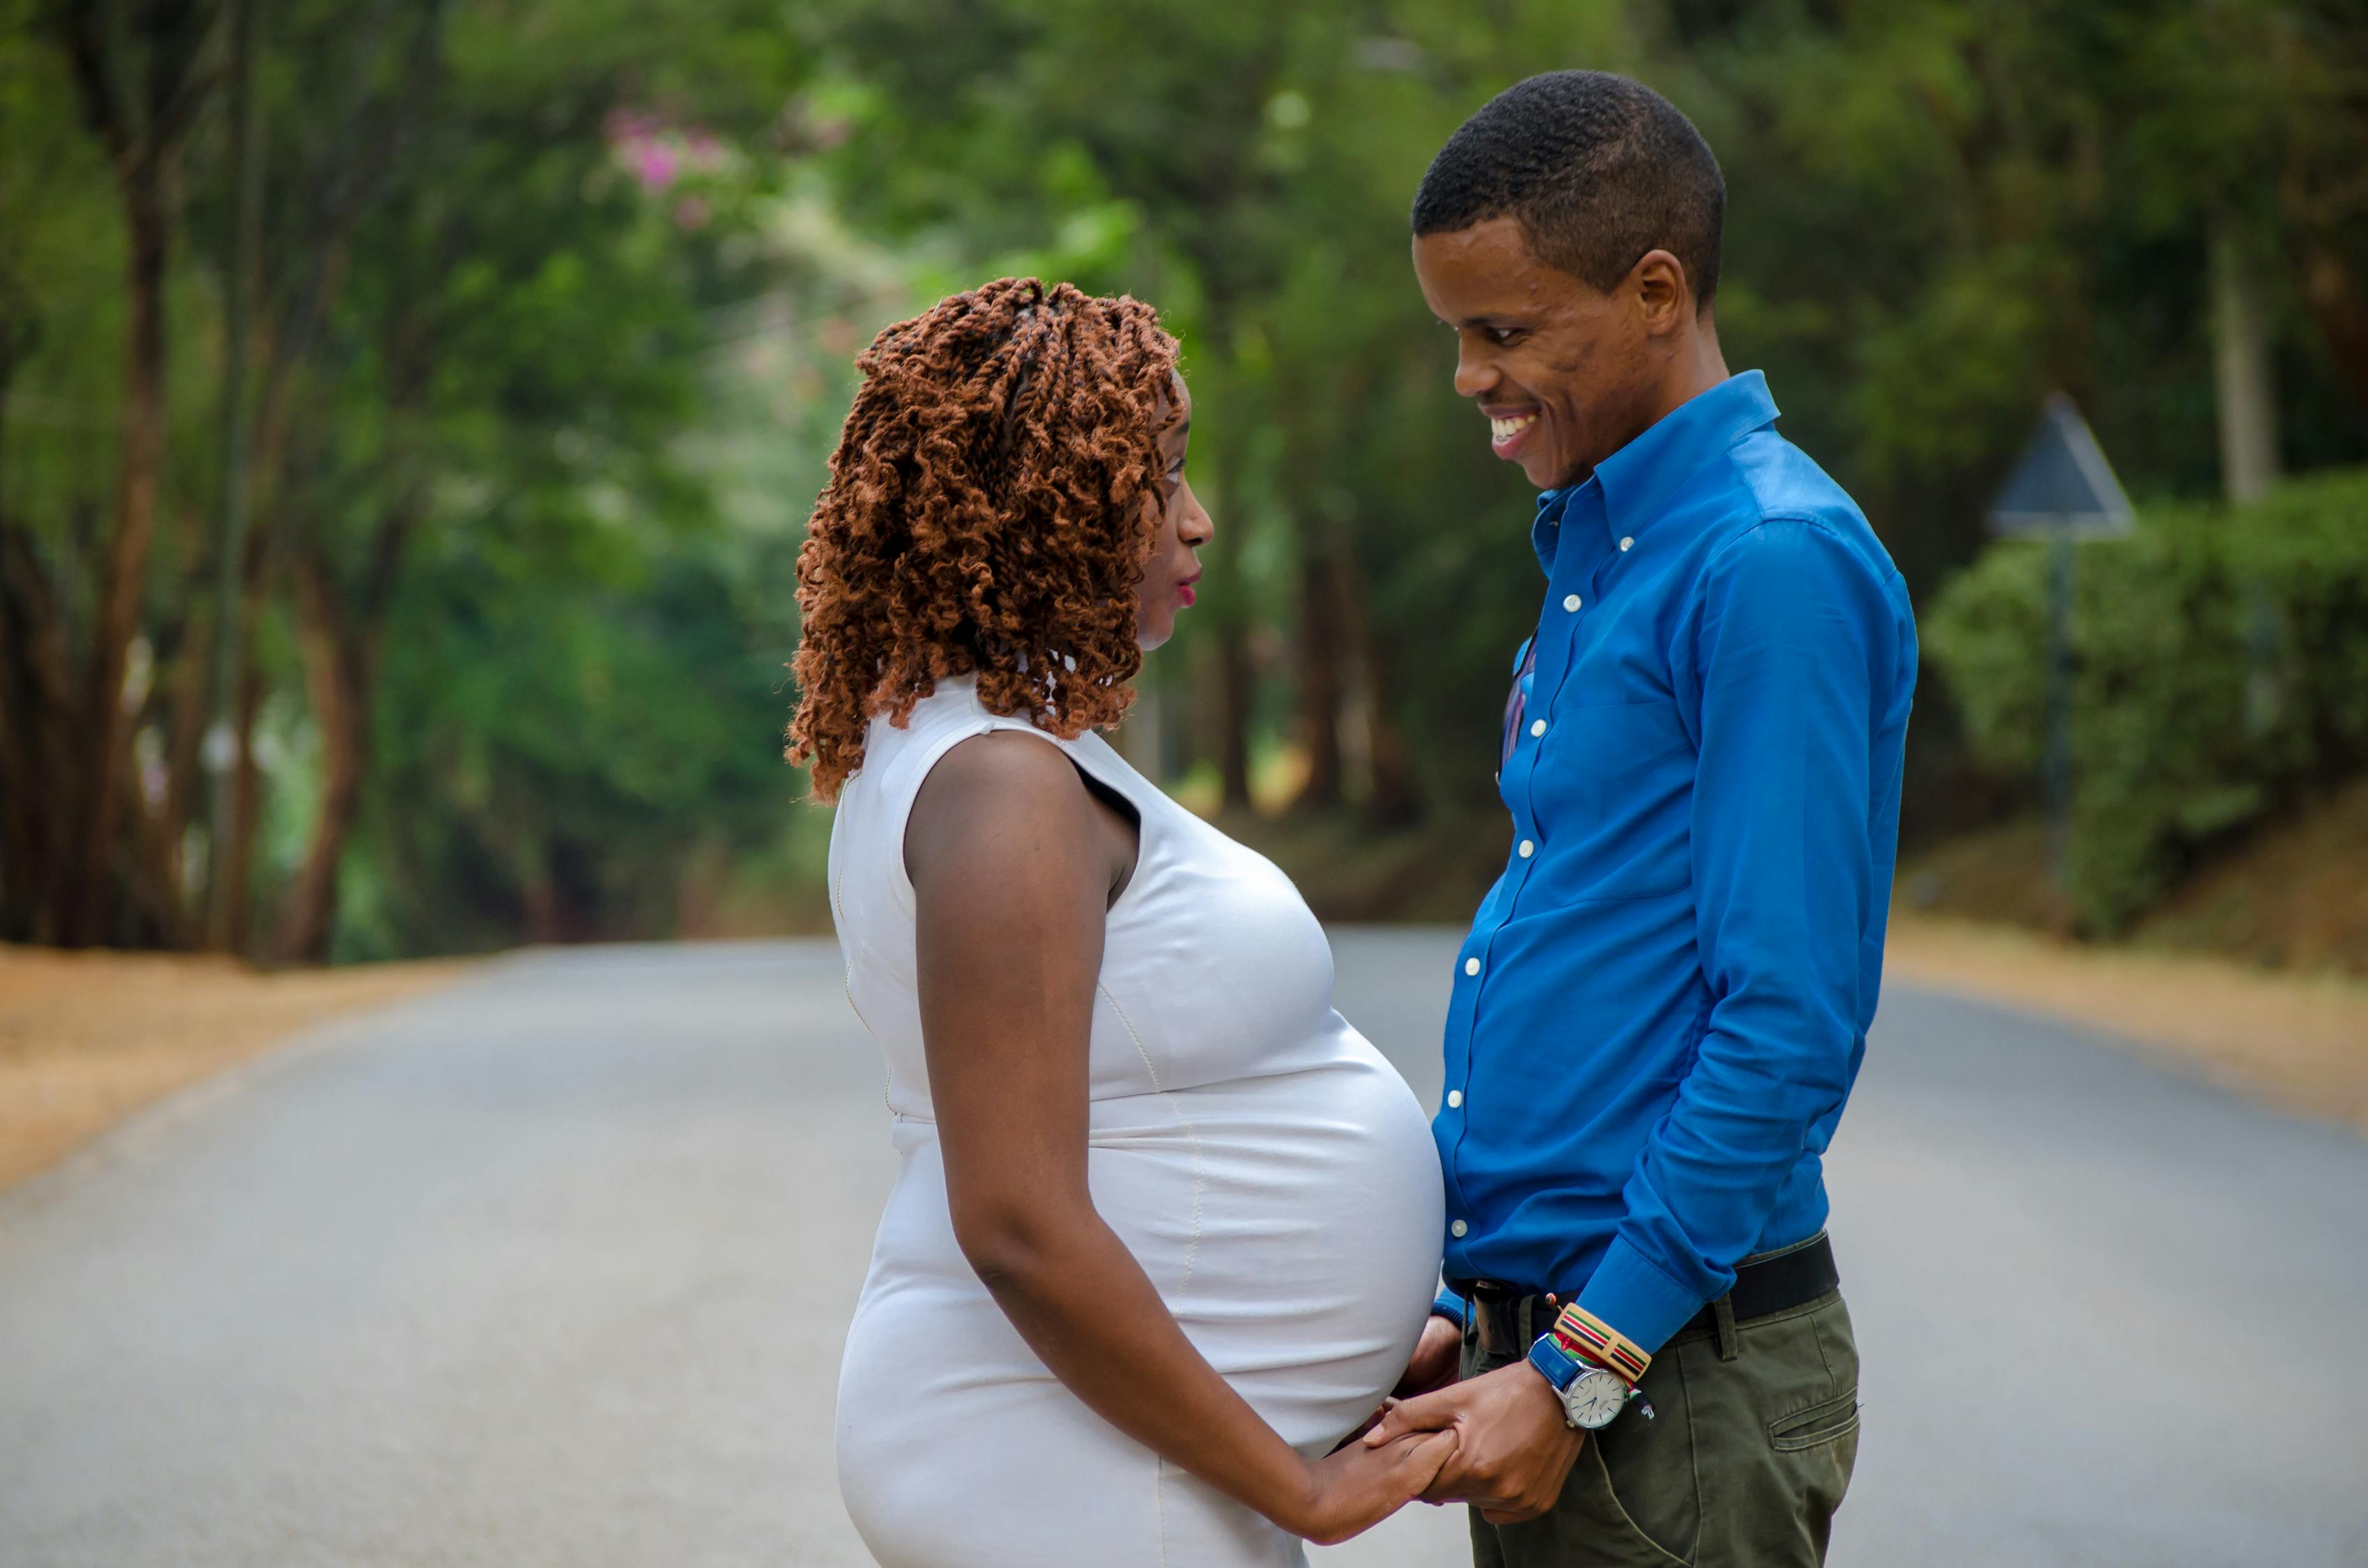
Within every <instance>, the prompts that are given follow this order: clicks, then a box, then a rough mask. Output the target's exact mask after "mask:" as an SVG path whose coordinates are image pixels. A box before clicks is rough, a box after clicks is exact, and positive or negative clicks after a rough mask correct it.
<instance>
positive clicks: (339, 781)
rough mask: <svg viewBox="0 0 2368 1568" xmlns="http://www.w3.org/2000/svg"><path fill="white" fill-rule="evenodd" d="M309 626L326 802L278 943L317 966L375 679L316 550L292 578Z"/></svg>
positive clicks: (364, 750) (306, 648)
mask: <svg viewBox="0 0 2368 1568" xmlns="http://www.w3.org/2000/svg"><path fill="white" fill-rule="evenodd" d="M290 577H291V578H292V579H293V581H294V584H295V587H296V602H297V608H298V612H299V614H300V616H301V617H302V622H303V631H302V635H301V636H300V637H299V639H298V642H299V643H300V645H301V646H302V650H303V655H304V688H305V693H306V696H307V697H308V698H309V699H310V700H311V703H312V707H313V722H314V723H315V724H317V725H319V726H320V731H321V804H320V814H319V815H318V816H317V817H316V818H314V820H313V836H312V841H311V842H310V844H308V845H307V846H306V847H305V851H304V863H303V865H302V868H300V869H298V871H297V873H296V880H295V882H294V883H293V884H292V885H291V886H290V889H289V895H288V903H287V907H286V911H285V913H284V915H283V916H282V919H281V922H280V926H279V941H278V942H277V943H276V944H275V946H276V948H277V949H278V952H279V957H280V958H282V959H284V960H289V961H290V962H296V963H319V962H321V961H323V960H325V959H327V957H328V956H329V934H330V931H331V929H332V927H333V926H335V924H336V913H337V869H338V866H339V864H340V862H342V861H343V860H344V858H345V851H346V839H347V835H349V834H351V832H352V831H353V825H354V818H355V816H356V815H357V814H358V812H359V809H360V805H361V794H362V778H363V774H364V772H365V770H366V769H367V767H369V762H370V747H369V724H370V679H369V672H368V671H367V669H366V668H365V667H364V666H365V663H366V659H365V655H364V653H363V650H362V647H361V646H360V637H359V634H358V633H357V631H356V630H355V629H354V628H352V627H351V626H349V625H347V622H346V619H345V614H344V610H343V608H342V606H341V604H340V602H339V597H338V594H337V590H336V585H335V584H334V583H333V582H332V581H331V579H330V574H329V569H328V566H327V565H326V563H325V562H323V561H322V560H321V559H320V557H319V556H318V555H316V554H314V553H313V552H311V551H304V552H302V553H300V554H299V556H298V557H297V559H296V561H295V562H294V569H293V571H291V573H290Z"/></svg>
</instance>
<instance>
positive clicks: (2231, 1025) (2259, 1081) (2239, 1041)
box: [1884, 910, 2368, 1133]
mask: <svg viewBox="0 0 2368 1568" xmlns="http://www.w3.org/2000/svg"><path fill="white" fill-rule="evenodd" d="M1884 974H1885V975H1886V977H1889V978H1894V979H1902V980H1907V981H1910V982H1912V983H1916V984H1918V985H1925V986H1930V987H1931V988H1933V989H1935V990H1941V991H1950V992H1954V993H1957V994H1961V995H1966V996H1972V997H1975V998H1976V999H1978V1000H1982V1001H1987V1002H1996V1003H2000V1004H2002V1005H2005V1006H2013V1007H2020V1008H2022V1009H2024V1010H2026V1011H2029V1012H2034V1013H2044V1014H2048V1015H2051V1016H2053V1017H2059V1018H2063V1019H2065V1020H2066V1021H2068V1022H2071V1023H2076V1024H2082V1025H2086V1026H2088V1027H2089V1028H2096V1029H2100V1030H2104V1031H2106V1032H2109V1033H2112V1034H2114V1035H2117V1036H2119V1037H2121V1038H2122V1039H2123V1040H2126V1041H2128V1042H2129V1043H2130V1044H2131V1045H2132V1046H2134V1047H2135V1048H2137V1049H2140V1050H2143V1051H2148V1052H2158V1053H2160V1054H2163V1055H2165V1056H2168V1057H2170V1058H2173V1059H2175V1060H2178V1061H2180V1062H2184V1063H2186V1064H2188V1065H2190V1066H2192V1067H2193V1068H2195V1069H2198V1070H2200V1071H2202V1072H2203V1074H2205V1075H2206V1076H2208V1077H2211V1078H2213V1079H2214V1080H2216V1081H2218V1082H2220V1083H2223V1084H2225V1085H2228V1086H2229V1087H2231V1088H2235V1089H2240V1090H2244V1091H2248V1092H2250V1093H2253V1094H2258V1095H2260V1096H2262V1097H2263V1098H2265V1099H2268V1100H2270V1101H2271V1102H2272V1103H2273V1104H2276V1105H2279V1106H2282V1107H2283V1108H2286V1109H2288V1110H2292V1111H2294V1112H2296V1113H2298V1114H2301V1115H2305V1116H2313V1117H2320V1118H2325V1119H2330V1120H2335V1121H2340V1122H2343V1123H2345V1124H2347V1125H2349V1126H2351V1127H2352V1128H2354V1129H2356V1130H2358V1131H2362V1132H2363V1133H2368V983H2362V982H2361V981H2358V980H2353V979H2350V978H2346V977H2342V976H2338V975H2333V974H2328V975H2321V976H2305V975H2295V974H2290V973H2271V972H2268V971H2262V970H2260V969H2258V968H2248V967H2246V966H2243V965H2240V964H2237V963H2232V962H2229V961H2228V960H2223V959H2213V958H2206V957H2203V956H2201V955H2198V954H2193V953H2176V954H2174V953H2169V952H2162V951H2158V950H2144V949H2141V950H2131V949H2095V948H2083V947H2077V946H2074V945H2071V944H2068V943H2063V942H2057V941H2054V940H2051V939H2049V938H2047V937H2041V936H2037V935H2034V934H2032V933H2028V932H2024V931H2020V930H2015V929H2012V928H2009V927H2001V926H1987V925H1974V924H1971V923H1968V922H1964V921H1956V920H1949V919H1944V918H1940V917H1936V916H1931V915H1917V914H1912V913H1909V912H1907V911H1904V910H1903V911H1895V912H1894V914H1893V916H1892V926H1891V937H1890V941H1889V944H1888V946H1887V947H1886V949H1885V951H1884Z"/></svg>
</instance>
